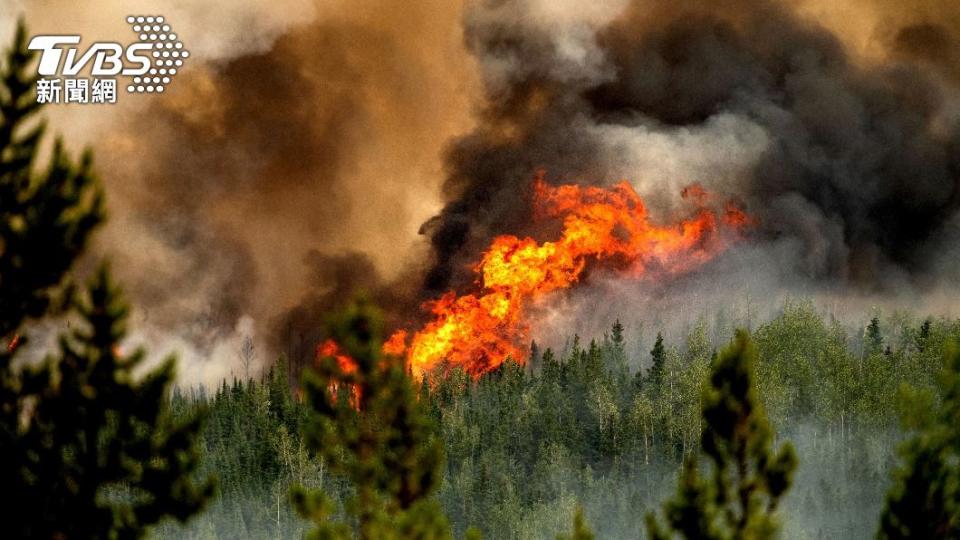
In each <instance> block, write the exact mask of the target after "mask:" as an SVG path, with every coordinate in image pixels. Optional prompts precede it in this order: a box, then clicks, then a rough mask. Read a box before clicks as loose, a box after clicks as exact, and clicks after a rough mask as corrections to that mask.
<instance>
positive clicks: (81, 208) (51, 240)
mask: <svg viewBox="0 0 960 540" xmlns="http://www.w3.org/2000/svg"><path fill="white" fill-rule="evenodd" d="M26 40H27V32H26V28H25V26H24V25H23V23H22V21H21V23H20V24H19V25H18V26H17V30H16V33H15V36H14V41H13V46H12V47H11V48H10V49H9V50H8V51H6V54H5V55H4V58H3V59H2V66H0V70H2V71H0V239H2V244H0V279H2V281H0V314H2V316H0V337H2V338H5V339H6V341H7V343H8V344H9V343H12V342H16V341H20V340H19V338H18V337H17V336H18V334H16V331H17V329H18V328H20V326H21V324H22V323H23V322H24V321H25V320H27V319H29V318H36V317H41V316H43V315H46V314H48V313H50V312H51V311H63V308H64V307H65V304H66V303H67V302H66V299H67V297H68V296H69V295H68V294H66V293H68V292H69V288H64V287H62V285H63V279H64V275H65V274H66V272H67V270H68V269H69V268H70V267H71V266H72V264H73V261H74V260H75V259H76V258H77V257H78V256H79V255H80V253H81V252H82V251H83V249H84V248H85V247H86V245H87V242H88V240H89V238H90V233H91V232H92V231H93V229H94V228H95V227H96V226H97V225H98V224H99V223H100V222H101V221H102V219H103V193H102V191H101V190H100V188H99V187H97V185H96V181H95V179H94V177H93V173H92V170H91V165H92V158H91V155H90V153H89V152H87V153H85V154H84V155H83V158H82V159H81V160H80V163H79V165H74V164H73V163H71V161H70V159H69V158H68V157H67V155H66V154H65V152H64V150H63V146H62V144H61V143H60V141H59V140H57V142H56V143H55V144H54V146H53V154H52V156H51V157H50V162H49V164H48V165H47V166H46V168H45V169H44V170H43V171H41V172H38V173H35V172H34V171H33V169H34V167H33V165H34V160H35V159H36V157H37V152H38V150H39V147H40V141H41V137H42V136H43V133H44V128H45V124H44V123H43V122H41V121H36V120H35V119H34V118H33V117H34V115H35V113H36V112H37V111H38V110H39V107H40V104H38V103H37V102H36V100H35V99H34V94H33V90H32V89H33V85H34V83H35V81H36V76H35V75H34V74H33V73H32V69H31V65H32V61H33V59H34V56H35V54H34V53H33V52H31V51H29V50H28V49H27V48H26ZM8 348H11V349H12V348H14V347H10V346H9V345H8Z"/></svg>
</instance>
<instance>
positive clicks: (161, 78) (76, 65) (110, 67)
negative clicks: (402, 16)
mask: <svg viewBox="0 0 960 540" xmlns="http://www.w3.org/2000/svg"><path fill="white" fill-rule="evenodd" d="M127 23H128V24H130V26H131V27H132V29H133V32H134V33H135V34H136V35H137V37H138V38H139V39H138V41H135V42H134V43H131V44H129V45H127V46H126V47H123V46H121V45H120V44H119V43H113V42H96V43H93V44H92V45H90V46H89V47H87V49H86V51H84V52H82V53H81V51H80V49H78V48H77V47H76V45H79V44H80V36H76V35H39V36H34V37H33V39H31V40H30V44H29V45H28V46H27V47H28V48H29V49H31V50H35V51H40V63H39V65H38V66H37V72H38V73H39V75H40V76H41V78H40V79H38V80H37V102H38V103H82V104H85V103H116V101H117V77H118V76H120V77H125V78H128V79H127V80H126V89H127V92H128V93H162V92H163V91H164V89H165V88H166V87H167V86H168V85H169V84H170V82H171V81H172V80H173V77H174V76H175V75H176V74H177V71H178V70H179V69H180V68H181V67H183V63H184V61H185V60H186V59H187V58H188V57H189V56H190V52H189V51H187V50H186V49H184V48H183V42H181V41H180V40H179V39H178V37H177V34H175V33H174V32H173V29H172V28H171V27H170V25H169V24H167V23H166V21H165V20H164V18H163V17H159V16H132V15H131V16H129V17H127ZM88 68H89V73H90V75H91V77H90V78H85V77H78V76H77V75H79V74H80V73H81V72H84V70H86V69H88ZM61 76H62V77H61Z"/></svg>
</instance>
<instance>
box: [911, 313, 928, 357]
mask: <svg viewBox="0 0 960 540" xmlns="http://www.w3.org/2000/svg"><path fill="white" fill-rule="evenodd" d="M931 325H932V322H931V321H930V319H924V321H923V324H921V325H920V331H919V332H918V333H917V335H916V337H915V338H914V344H915V345H916V347H917V351H919V352H923V351H924V350H926V348H927V341H928V340H929V339H930V327H931Z"/></svg>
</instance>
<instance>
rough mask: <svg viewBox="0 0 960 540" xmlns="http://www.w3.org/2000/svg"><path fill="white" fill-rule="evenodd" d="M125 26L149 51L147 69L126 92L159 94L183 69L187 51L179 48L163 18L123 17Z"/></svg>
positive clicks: (175, 38) (188, 53)
mask: <svg viewBox="0 0 960 540" xmlns="http://www.w3.org/2000/svg"><path fill="white" fill-rule="evenodd" d="M127 23H129V24H130V25H131V26H132V27H133V31H134V33H136V34H137V36H138V37H139V38H140V43H149V44H150V45H152V48H153V51H152V52H151V54H150V56H151V57H152V61H151V63H150V68H149V69H148V70H147V72H146V73H144V74H143V75H140V76H137V77H134V78H133V83H132V84H130V85H129V86H127V92H131V93H143V92H163V89H164V88H165V86H166V85H168V84H170V81H171V79H172V78H173V76H174V75H176V74H177V70H178V69H180V67H181V66H183V62H184V60H185V59H187V58H188V57H189V56H190V51H188V50H186V49H184V48H183V43H182V42H181V41H180V40H179V39H177V34H175V33H173V31H172V29H171V28H170V25H169V24H167V23H165V21H164V18H163V17H159V16H137V15H131V16H129V17H127Z"/></svg>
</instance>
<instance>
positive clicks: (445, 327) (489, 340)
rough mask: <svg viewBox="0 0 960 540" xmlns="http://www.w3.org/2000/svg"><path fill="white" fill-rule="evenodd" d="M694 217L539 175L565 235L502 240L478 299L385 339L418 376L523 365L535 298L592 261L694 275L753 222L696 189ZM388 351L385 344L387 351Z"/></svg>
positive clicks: (549, 209) (617, 191) (540, 204)
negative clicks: (662, 214) (664, 216)
mask: <svg viewBox="0 0 960 540" xmlns="http://www.w3.org/2000/svg"><path fill="white" fill-rule="evenodd" d="M682 195H683V197H684V198H685V199H687V200H688V201H690V202H691V203H693V204H694V205H695V207H696V212H695V213H694V215H693V217H691V218H688V219H684V220H681V221H680V222H678V223H676V224H674V225H670V226H659V225H655V224H653V223H651V222H650V218H649V215H648V213H647V208H646V206H645V205H644V203H643V200H642V199H641V198H640V196H639V195H637V193H636V191H634V189H633V187H632V186H631V185H630V184H629V183H627V182H620V183H619V184H616V185H614V186H612V187H610V188H600V187H581V186H578V185H562V186H556V187H554V186H550V185H548V184H546V183H545V182H544V180H543V175H542V173H541V174H539V175H538V176H537V178H536V180H535V183H534V202H535V209H536V213H537V215H539V216H545V217H548V218H554V219H561V220H562V224H563V228H562V233H561V235H560V238H559V239H558V240H556V241H553V242H542V243H540V242H537V241H536V240H534V239H532V238H518V237H516V236H513V235H502V236H498V237H496V238H495V239H494V240H493V243H492V244H491V245H490V248H489V249H488V250H487V251H486V252H485V253H484V254H483V257H482V258H481V260H480V262H479V264H477V266H476V267H475V271H476V272H477V273H478V274H479V276H480V277H481V278H482V287H481V291H480V292H479V293H478V294H466V295H463V296H457V295H456V294H455V293H453V292H450V293H447V294H445V295H443V296H442V297H441V298H439V299H438V300H435V301H432V302H428V303H427V304H425V306H424V308H425V309H428V310H429V311H430V312H431V313H432V314H433V320H432V321H431V322H429V323H428V324H427V325H426V326H425V327H423V328H422V329H421V330H419V331H417V332H415V333H414V334H413V336H412V339H411V341H410V345H409V347H408V348H406V349H405V350H404V349H403V348H402V347H403V345H404V344H405V343H406V340H407V334H406V332H405V331H404V330H399V331H397V333H395V334H394V335H393V336H391V337H390V339H389V340H388V342H387V343H388V344H389V350H390V351H391V353H392V354H401V353H403V352H406V355H407V361H408V362H409V364H410V369H411V371H412V372H413V374H414V376H416V377H417V378H420V377H422V376H423V374H424V373H425V372H427V371H429V370H432V369H433V368H435V367H437V366H438V365H440V364H442V363H444V362H446V363H448V364H449V365H456V366H462V367H463V368H464V369H465V370H466V371H468V372H469V373H471V374H472V375H474V376H479V375H480V374H482V373H485V372H487V371H490V370H492V369H495V368H496V367H497V366H499V365H500V364H501V363H503V362H504V361H505V360H506V359H507V358H508V357H509V358H513V359H514V360H516V361H520V362H522V361H524V358H525V350H524V348H523V347H524V345H523V344H525V343H526V342H527V341H528V340H527V332H528V330H529V324H528V323H527V321H526V308H527V307H528V305H529V304H530V302H531V301H532V300H535V299H537V298H540V297H542V296H543V295H545V294H547V293H550V292H552V291H556V290H558V289H566V288H569V287H571V286H572V285H574V284H575V283H576V282H577V281H578V280H579V279H580V277H581V275H582V274H583V271H584V269H585V268H586V266H587V264H588V263H589V262H592V261H598V262H601V263H605V264H607V265H608V266H612V267H614V268H618V269H620V270H622V271H626V272H628V273H629V274H631V275H634V276H642V275H644V274H647V273H648V272H650V271H654V270H656V271H660V272H663V273H680V272H685V271H689V270H691V269H693V268H695V267H696V266H697V265H699V264H702V263H704V262H706V261H708V260H709V259H711V258H712V257H714V256H715V255H716V254H717V253H719V252H720V251H722V250H723V249H724V248H725V247H726V245H727V241H726V240H725V239H724V238H723V236H722V235H719V234H714V233H716V232H717V231H718V229H719V227H720V226H721V225H722V226H727V227H729V228H731V229H734V230H738V229H741V228H743V227H745V226H747V225H749V224H751V223H752V220H751V218H749V217H748V216H747V215H746V214H745V213H744V212H743V211H742V210H740V209H739V208H737V207H736V205H734V204H732V203H728V204H727V206H726V208H725V210H724V213H723V214H722V215H721V217H719V218H718V216H717V214H716V213H715V212H714V211H712V210H710V209H708V208H707V207H706V206H705V205H706V203H707V202H708V201H709V199H710V197H709V194H708V193H707V192H706V190H704V189H703V187H701V186H699V185H694V186H690V187H688V188H686V189H685V190H684V191H683V193H682ZM385 349H386V347H385Z"/></svg>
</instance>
